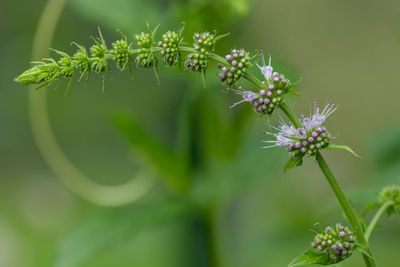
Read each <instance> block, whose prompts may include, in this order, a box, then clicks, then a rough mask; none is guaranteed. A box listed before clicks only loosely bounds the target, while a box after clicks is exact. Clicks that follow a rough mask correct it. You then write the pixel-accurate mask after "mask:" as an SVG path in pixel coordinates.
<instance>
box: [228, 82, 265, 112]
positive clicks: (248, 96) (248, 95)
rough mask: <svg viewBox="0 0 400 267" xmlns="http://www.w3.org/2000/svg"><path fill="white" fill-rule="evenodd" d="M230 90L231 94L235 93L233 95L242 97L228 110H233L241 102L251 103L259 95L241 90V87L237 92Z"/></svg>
mask: <svg viewBox="0 0 400 267" xmlns="http://www.w3.org/2000/svg"><path fill="white" fill-rule="evenodd" d="M231 90H232V91H233V92H235V94H238V95H241V96H242V97H243V99H242V100H240V101H239V102H236V103H234V104H233V105H231V106H230V108H233V107H235V106H237V105H239V104H240V103H243V102H252V101H253V100H255V99H257V98H258V97H259V95H258V94H256V93H254V92H253V91H245V90H243V88H242V87H241V86H240V87H239V88H238V90H235V89H231Z"/></svg>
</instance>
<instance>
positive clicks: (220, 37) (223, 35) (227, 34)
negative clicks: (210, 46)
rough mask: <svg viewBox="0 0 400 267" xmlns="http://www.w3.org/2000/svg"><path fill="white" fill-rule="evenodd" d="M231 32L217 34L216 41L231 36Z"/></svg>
mask: <svg viewBox="0 0 400 267" xmlns="http://www.w3.org/2000/svg"><path fill="white" fill-rule="evenodd" d="M229 34H230V33H229V32H228V33H225V34H221V35H218V36H216V37H215V42H218V41H219V40H221V39H223V38H225V37H227V36H229Z"/></svg>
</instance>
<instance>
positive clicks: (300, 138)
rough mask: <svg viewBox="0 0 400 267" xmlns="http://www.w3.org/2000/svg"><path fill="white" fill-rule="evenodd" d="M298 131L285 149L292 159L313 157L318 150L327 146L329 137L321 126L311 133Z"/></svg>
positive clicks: (301, 129)
mask: <svg viewBox="0 0 400 267" xmlns="http://www.w3.org/2000/svg"><path fill="white" fill-rule="evenodd" d="M298 131H299V132H298V133H297V135H296V136H295V137H293V139H292V140H291V142H290V143H289V145H288V147H287V150H288V151H289V152H290V154H291V156H292V157H296V158H302V157H303V156H305V155H307V156H311V155H315V153H317V151H318V149H323V148H325V147H327V146H328V145H329V137H330V136H329V133H328V132H327V131H326V128H325V127H323V126H320V127H317V128H316V129H313V130H312V131H306V130H304V129H303V128H300V129H298Z"/></svg>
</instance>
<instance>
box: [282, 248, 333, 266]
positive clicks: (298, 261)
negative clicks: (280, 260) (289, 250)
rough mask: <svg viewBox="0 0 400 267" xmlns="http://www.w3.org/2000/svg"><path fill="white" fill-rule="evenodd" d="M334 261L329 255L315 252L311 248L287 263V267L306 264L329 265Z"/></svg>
mask: <svg viewBox="0 0 400 267" xmlns="http://www.w3.org/2000/svg"><path fill="white" fill-rule="evenodd" d="M335 263H336V262H334V261H332V260H331V258H330V257H329V255H328V254H326V253H325V252H317V251H314V250H312V249H307V250H306V251H304V252H303V253H301V254H300V255H298V256H297V257H296V258H295V259H294V260H293V261H292V262H291V263H289V265H288V267H293V266H301V265H308V264H320V265H331V264H335Z"/></svg>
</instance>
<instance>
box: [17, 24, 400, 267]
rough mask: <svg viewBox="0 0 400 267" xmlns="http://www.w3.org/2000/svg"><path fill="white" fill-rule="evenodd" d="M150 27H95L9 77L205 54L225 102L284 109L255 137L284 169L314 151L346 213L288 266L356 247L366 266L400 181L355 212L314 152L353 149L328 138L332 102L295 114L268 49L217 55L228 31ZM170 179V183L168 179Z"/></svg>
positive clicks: (396, 202)
mask: <svg viewBox="0 0 400 267" xmlns="http://www.w3.org/2000/svg"><path fill="white" fill-rule="evenodd" d="M157 29H158V27H156V28H155V29H153V30H150V28H149V27H148V29H147V31H146V32H142V33H139V34H136V35H135V38H134V43H132V42H130V41H129V40H128V38H127V36H126V35H124V34H121V35H122V38H121V39H120V40H117V41H115V42H113V43H111V45H107V42H106V41H105V40H104V38H103V36H102V34H101V31H100V30H99V37H98V38H92V40H93V42H94V44H93V45H92V46H91V47H90V48H89V49H86V48H85V47H84V46H82V45H79V44H76V43H74V45H75V46H76V48H77V50H76V52H75V53H73V54H72V55H68V54H67V53H65V52H61V51H58V50H52V51H54V53H55V54H56V55H58V56H59V58H58V59H54V58H45V59H42V60H41V61H34V62H32V64H33V66H32V67H31V68H30V69H28V70H26V71H25V72H23V73H22V74H21V75H19V76H18V77H17V78H16V79H15V81H16V82H19V83H22V84H27V85H30V84H35V85H37V87H36V88H37V89H38V88H41V87H43V86H46V85H48V84H50V83H51V82H53V81H55V80H59V79H62V78H67V79H70V81H71V82H72V81H73V79H74V78H75V74H78V77H79V79H81V78H82V77H84V76H87V77H89V74H91V73H100V74H103V75H104V76H105V75H106V74H107V73H109V72H111V70H112V67H111V66H112V64H115V66H116V67H117V68H118V69H119V70H120V71H125V70H127V69H128V70H130V71H132V70H133V69H134V68H153V69H154V71H155V73H156V74H157V70H158V67H159V62H160V61H159V56H160V57H161V59H162V60H161V62H163V63H164V64H165V65H167V66H177V67H178V69H185V70H190V71H193V72H196V73H201V74H202V75H203V77H204V75H205V73H206V71H207V69H208V67H209V62H210V61H215V62H217V67H218V71H217V73H216V74H215V75H216V77H217V78H218V79H219V80H220V81H221V82H222V84H223V85H224V86H225V88H226V90H227V92H232V93H233V94H236V95H238V96H239V97H240V100H239V101H238V102H236V103H234V104H233V105H232V106H231V108H232V107H234V106H236V105H238V104H240V103H249V104H250V105H248V106H250V108H251V109H253V110H254V111H255V112H256V113H258V114H259V116H262V115H273V113H274V111H276V110H277V109H280V110H282V111H283V113H284V114H285V115H286V116H287V117H288V119H289V122H286V121H285V120H284V119H281V120H280V124H279V125H277V126H273V127H272V130H270V131H267V132H265V133H266V134H267V135H268V138H266V139H265V140H262V143H264V145H263V146H262V148H271V147H279V148H282V149H283V150H285V151H286V152H287V154H288V162H287V163H286V165H285V166H284V170H285V171H287V170H290V169H292V168H294V167H297V166H300V165H302V162H303V159H304V158H305V157H311V158H312V159H314V160H315V161H316V163H317V165H318V166H319V168H320V169H321V171H322V172H323V174H324V175H325V177H326V179H327V181H328V183H329V185H330V187H331V189H332V191H333V193H334V194H335V195H336V197H337V199H338V202H339V204H340V205H341V207H342V209H343V212H344V214H345V216H346V218H347V221H348V224H349V226H342V224H340V223H338V224H336V225H335V226H334V227H333V226H327V227H326V228H325V229H320V231H319V232H317V233H316V235H315V237H314V240H313V241H312V242H311V245H310V247H309V248H308V249H307V250H306V251H305V252H303V253H301V254H300V255H298V256H297V257H296V258H295V259H294V260H293V261H292V262H291V263H290V264H289V266H300V265H306V264H321V265H331V264H336V263H338V262H340V261H343V260H346V259H347V258H349V257H351V256H352V255H353V254H354V252H355V251H359V252H361V254H362V255H363V258H364V261H365V265H366V266H368V267H373V266H377V265H376V262H375V259H374V257H373V255H372V252H371V250H370V247H369V242H368V240H369V238H370V235H371V233H372V232H373V230H374V229H375V228H376V225H377V222H378V221H379V219H380V218H381V217H382V215H383V214H384V213H385V212H386V211H387V212H388V213H389V214H394V213H398V212H399V211H400V187H399V186H390V187H386V188H385V189H383V191H382V192H381V194H380V197H379V203H375V205H374V207H376V208H378V211H377V212H376V214H375V215H374V216H373V218H372V219H371V221H370V223H369V224H366V223H365V220H364V219H363V218H360V216H359V215H358V213H356V211H355V208H354V207H353V206H352V205H351V203H350V202H349V201H348V199H347V197H346V196H345V195H344V193H343V191H342V189H341V187H340V186H339V184H338V182H337V180H336V178H335V176H334V174H333V172H332V171H331V169H330V168H329V166H328V164H327V162H326V161H325V159H324V158H323V156H322V154H321V152H322V151H323V150H331V149H342V150H346V151H348V152H351V153H353V154H354V155H356V154H355V153H354V152H353V151H352V150H351V149H350V147H348V146H343V145H335V144H333V143H332V142H333V136H332V135H331V134H330V133H329V131H328V130H327V128H326V127H325V125H324V123H325V122H326V120H327V118H328V117H329V116H330V115H331V114H333V112H334V111H335V110H336V109H337V107H338V106H337V105H334V104H332V103H330V102H327V104H326V105H325V106H323V107H322V106H321V105H320V104H319V102H318V101H316V100H314V104H313V106H314V108H313V110H312V111H310V114H309V115H308V116H304V115H301V116H297V115H296V114H295V113H294V112H293V111H292V110H291V108H290V107H289V106H288V104H287V99H286V96H287V95H288V94H289V93H290V94H294V95H299V93H298V92H296V90H295V89H294V87H295V86H296V84H297V83H293V82H291V81H290V80H289V79H288V78H287V77H286V76H285V75H284V74H282V73H278V72H276V71H274V67H273V66H272V64H271V61H272V58H271V55H269V56H268V64H267V62H266V61H265V59H264V55H263V52H262V51H261V50H260V51H256V52H255V53H253V54H252V53H251V52H249V51H247V50H245V49H242V48H240V49H238V48H233V49H231V50H230V51H229V52H227V54H225V55H224V56H220V55H217V54H215V45H216V43H217V41H219V40H221V39H222V38H224V37H226V36H227V34H224V35H217V33H216V32H202V33H194V34H193V41H192V42H193V45H192V46H191V47H190V46H184V45H183V44H184V42H183V38H182V30H183V27H182V28H181V29H180V30H179V31H177V32H175V31H172V30H170V31H167V32H165V33H163V34H161V37H158V36H157ZM182 67H183V68H182ZM251 68H256V69H258V70H259V72H260V73H259V75H258V77H255V76H253V75H251V74H250V73H249V72H248V70H249V69H251ZM242 79H246V80H247V81H249V82H250V83H251V84H252V86H253V88H250V87H249V85H243V84H241V80H242ZM103 84H104V79H103ZM245 87H246V89H245ZM254 149H257V148H254ZM269 153H273V152H269ZM171 186H172V187H174V186H175V185H174V184H173V183H171ZM179 190H184V189H179ZM179 190H178V191H179Z"/></svg>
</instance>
